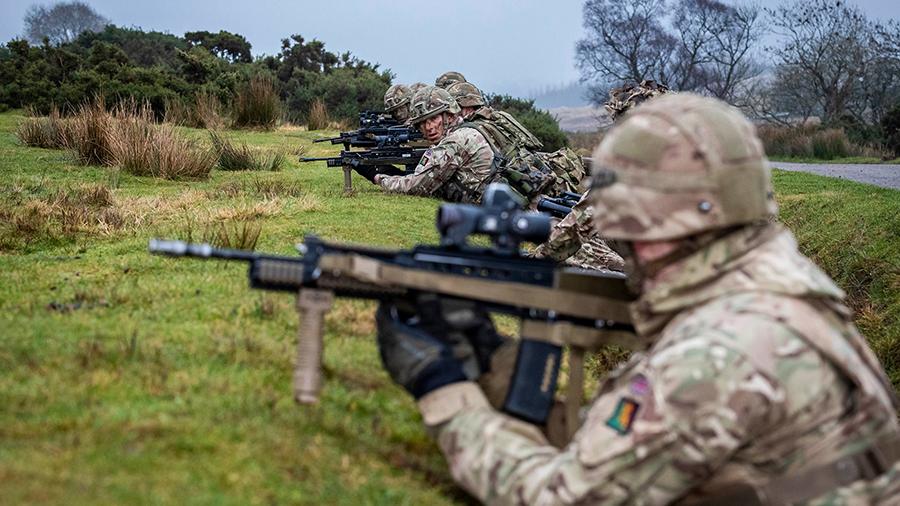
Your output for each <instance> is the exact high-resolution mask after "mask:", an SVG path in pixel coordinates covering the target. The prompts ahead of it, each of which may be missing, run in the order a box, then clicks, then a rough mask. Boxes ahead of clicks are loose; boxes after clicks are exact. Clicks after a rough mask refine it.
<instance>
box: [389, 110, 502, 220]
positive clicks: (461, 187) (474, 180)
mask: <svg viewBox="0 0 900 506" xmlns="http://www.w3.org/2000/svg"><path fill="white" fill-rule="evenodd" d="M495 178H496V170H495V160H494V151H493V150H492V149H491V146H490V145H489V144H488V142H487V141H486V140H485V138H484V136H482V135H481V133H479V132H478V131H477V130H475V129H474V128H468V127H466V126H464V125H461V124H457V125H456V126H454V127H451V128H450V130H449V132H448V133H447V135H446V136H445V137H444V138H443V139H441V141H440V142H439V143H438V144H437V145H435V146H434V147H433V148H431V149H429V150H427V151H425V154H424V155H423V156H422V160H421V161H419V165H418V166H416V169H415V171H414V172H413V173H412V174H410V175H407V176H388V177H383V178H381V179H380V180H379V184H380V185H381V187H382V188H384V189H385V190H388V191H393V192H398V193H406V194H410V195H421V196H429V197H436V198H439V199H442V200H446V201H449V202H467V203H478V202H480V201H481V196H482V194H483V193H484V190H485V188H486V187H487V185H488V184H489V183H491V182H492V181H493V179H495Z"/></svg>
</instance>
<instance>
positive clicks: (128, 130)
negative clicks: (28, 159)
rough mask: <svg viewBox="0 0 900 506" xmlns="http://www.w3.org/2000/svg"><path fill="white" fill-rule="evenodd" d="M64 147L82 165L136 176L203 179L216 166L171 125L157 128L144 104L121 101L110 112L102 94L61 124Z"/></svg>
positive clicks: (204, 151) (211, 156) (209, 155)
mask: <svg viewBox="0 0 900 506" xmlns="http://www.w3.org/2000/svg"><path fill="white" fill-rule="evenodd" d="M65 125H66V126H65V128H64V131H65V132H66V134H65V135H64V139H65V140H64V142H63V145H64V147H65V148H66V149H67V150H68V151H69V152H70V153H71V154H72V155H73V157H74V159H75V161H76V163H78V164H80V165H101V166H107V167H114V166H115V167H120V168H121V169H123V170H125V171H127V172H129V173H131V174H134V175H137V176H153V177H159V178H163V179H203V178H205V177H207V176H209V172H210V171H211V170H212V169H213V167H214V166H215V163H216V158H215V154H214V153H212V152H210V151H209V150H207V149H203V148H202V147H200V146H199V145H198V144H197V143H196V142H194V141H193V140H190V139H188V138H186V137H184V136H182V135H181V134H179V132H178V131H177V130H176V129H175V127H174V126H173V125H172V124H168V123H165V124H161V125H159V124H156V123H155V121H154V116H153V111H152V110H151V108H150V106H149V105H148V104H140V105H139V104H137V103H135V102H122V103H120V104H119V105H117V106H116V107H115V108H114V109H112V110H108V109H107V107H106V103H105V101H104V99H103V97H102V96H98V97H96V98H95V99H94V100H93V101H92V102H90V103H87V104H83V105H82V106H81V107H80V108H79V109H78V110H77V111H76V112H75V114H74V115H73V116H72V117H71V118H68V119H66V120H65Z"/></svg>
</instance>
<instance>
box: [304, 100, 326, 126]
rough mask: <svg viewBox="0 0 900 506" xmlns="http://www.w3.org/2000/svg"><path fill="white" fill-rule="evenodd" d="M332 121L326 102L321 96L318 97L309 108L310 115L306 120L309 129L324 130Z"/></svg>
mask: <svg viewBox="0 0 900 506" xmlns="http://www.w3.org/2000/svg"><path fill="white" fill-rule="evenodd" d="M330 123H331V120H330V119H329V117H328V108H327V107H325V102H323V101H322V99H321V98H317V99H316V100H315V101H314V102H313V103H312V106H311V107H310V108H309V117H308V118H307V120H306V128H307V130H322V129H324V128H328V126H329V125H330Z"/></svg>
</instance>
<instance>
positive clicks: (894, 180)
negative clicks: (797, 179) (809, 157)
mask: <svg viewBox="0 0 900 506" xmlns="http://www.w3.org/2000/svg"><path fill="white" fill-rule="evenodd" d="M772 166H773V167H775V168H778V169H784V170H790V171H795V172H809V173H812V174H818V175H820V176H828V177H836V178H839V179H849V180H851V181H857V182H860V183H868V184H873V185H875V186H880V187H882V188H893V189H895V190H900V165H874V164H871V165H870V164H837V163H836V164H813V163H788V162H772Z"/></svg>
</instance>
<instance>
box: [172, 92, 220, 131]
mask: <svg viewBox="0 0 900 506" xmlns="http://www.w3.org/2000/svg"><path fill="white" fill-rule="evenodd" d="M165 111H166V115H165V121H166V122H167V123H173V124H176V125H180V126H187V127H191V128H206V129H211V130H216V129H219V128H222V127H224V126H225V119H224V117H223V116H222V103H221V102H220V101H219V99H218V98H217V97H216V96H215V95H213V94H212V93H209V92H207V91H199V92H197V93H196V94H194V97H193V102H190V103H185V102H184V101H182V100H180V99H166V102H165Z"/></svg>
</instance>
